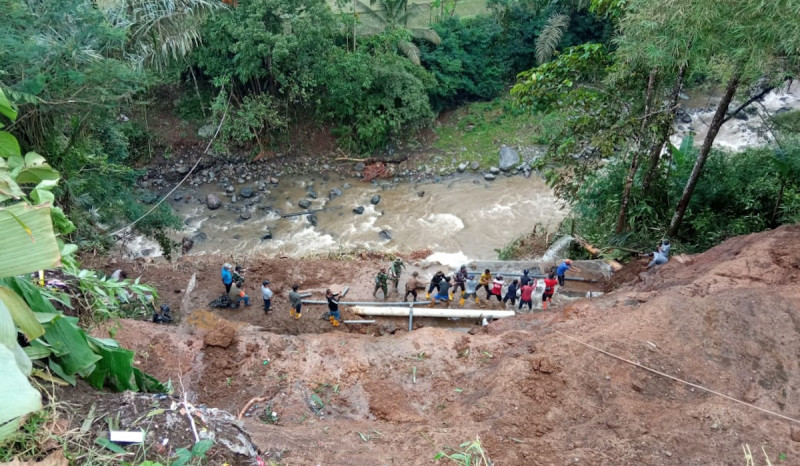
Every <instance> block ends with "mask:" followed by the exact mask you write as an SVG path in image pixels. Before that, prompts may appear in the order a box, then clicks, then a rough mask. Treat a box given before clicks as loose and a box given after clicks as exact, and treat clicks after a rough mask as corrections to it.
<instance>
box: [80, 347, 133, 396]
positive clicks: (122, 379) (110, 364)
mask: <svg viewBox="0 0 800 466" xmlns="http://www.w3.org/2000/svg"><path fill="white" fill-rule="evenodd" d="M89 341H90V342H91V343H92V346H93V347H94V349H95V351H96V352H97V353H98V354H100V356H102V359H101V360H100V361H98V362H97V364H96V365H95V369H94V371H93V372H92V373H91V374H90V375H89V377H86V381H87V382H88V383H89V385H91V386H93V387H94V388H97V389H102V388H103V386H104V385H106V384H108V385H109V386H110V387H111V388H112V389H114V390H115V391H118V392H122V391H125V390H133V391H137V388H138V387H137V386H136V379H135V378H134V376H133V351H130V350H126V349H123V348H119V347H113V346H108V345H106V344H105V343H103V342H102V341H100V340H98V339H96V338H92V337H89Z"/></svg>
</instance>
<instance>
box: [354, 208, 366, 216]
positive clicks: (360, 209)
mask: <svg viewBox="0 0 800 466" xmlns="http://www.w3.org/2000/svg"><path fill="white" fill-rule="evenodd" d="M353 213H354V214H356V215H361V214H363V213H364V207H363V206H358V207H356V208H355V209H353Z"/></svg>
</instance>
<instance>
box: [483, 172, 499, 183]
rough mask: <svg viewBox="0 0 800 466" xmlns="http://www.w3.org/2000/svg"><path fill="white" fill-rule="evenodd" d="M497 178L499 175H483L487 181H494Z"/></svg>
mask: <svg viewBox="0 0 800 466" xmlns="http://www.w3.org/2000/svg"><path fill="white" fill-rule="evenodd" d="M495 178H497V175H495V174H493V173H484V174H483V179H484V180H486V181H493V180H494V179H495Z"/></svg>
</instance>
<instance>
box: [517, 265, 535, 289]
mask: <svg viewBox="0 0 800 466" xmlns="http://www.w3.org/2000/svg"><path fill="white" fill-rule="evenodd" d="M530 273H531V271H530V270H528V269H525V270H523V271H522V276H521V277H519V287H520V289H522V287H523V286H525V285H527V284H529V283H531V282H532V281H533V278H531V276H530V275H529V274H530Z"/></svg>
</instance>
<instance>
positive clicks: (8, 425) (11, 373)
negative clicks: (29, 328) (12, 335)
mask: <svg viewBox="0 0 800 466" xmlns="http://www.w3.org/2000/svg"><path fill="white" fill-rule="evenodd" d="M14 344H15V345H16V342H14ZM17 347H19V345H17ZM0 374H3V376H2V377H0V443H2V442H3V441H4V440H6V439H8V438H9V437H10V436H12V435H14V433H16V431H17V429H19V426H20V423H21V419H22V416H24V415H26V414H28V413H31V412H33V411H37V410H39V409H41V408H42V397H41V395H40V394H39V392H38V391H36V389H34V388H33V387H32V386H31V384H30V383H29V382H28V378H27V377H26V376H25V374H23V373H22V371H20V369H19V367H18V366H17V362H16V360H15V356H14V353H13V352H12V351H11V350H9V349H8V348H7V347H6V346H5V345H0Z"/></svg>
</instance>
